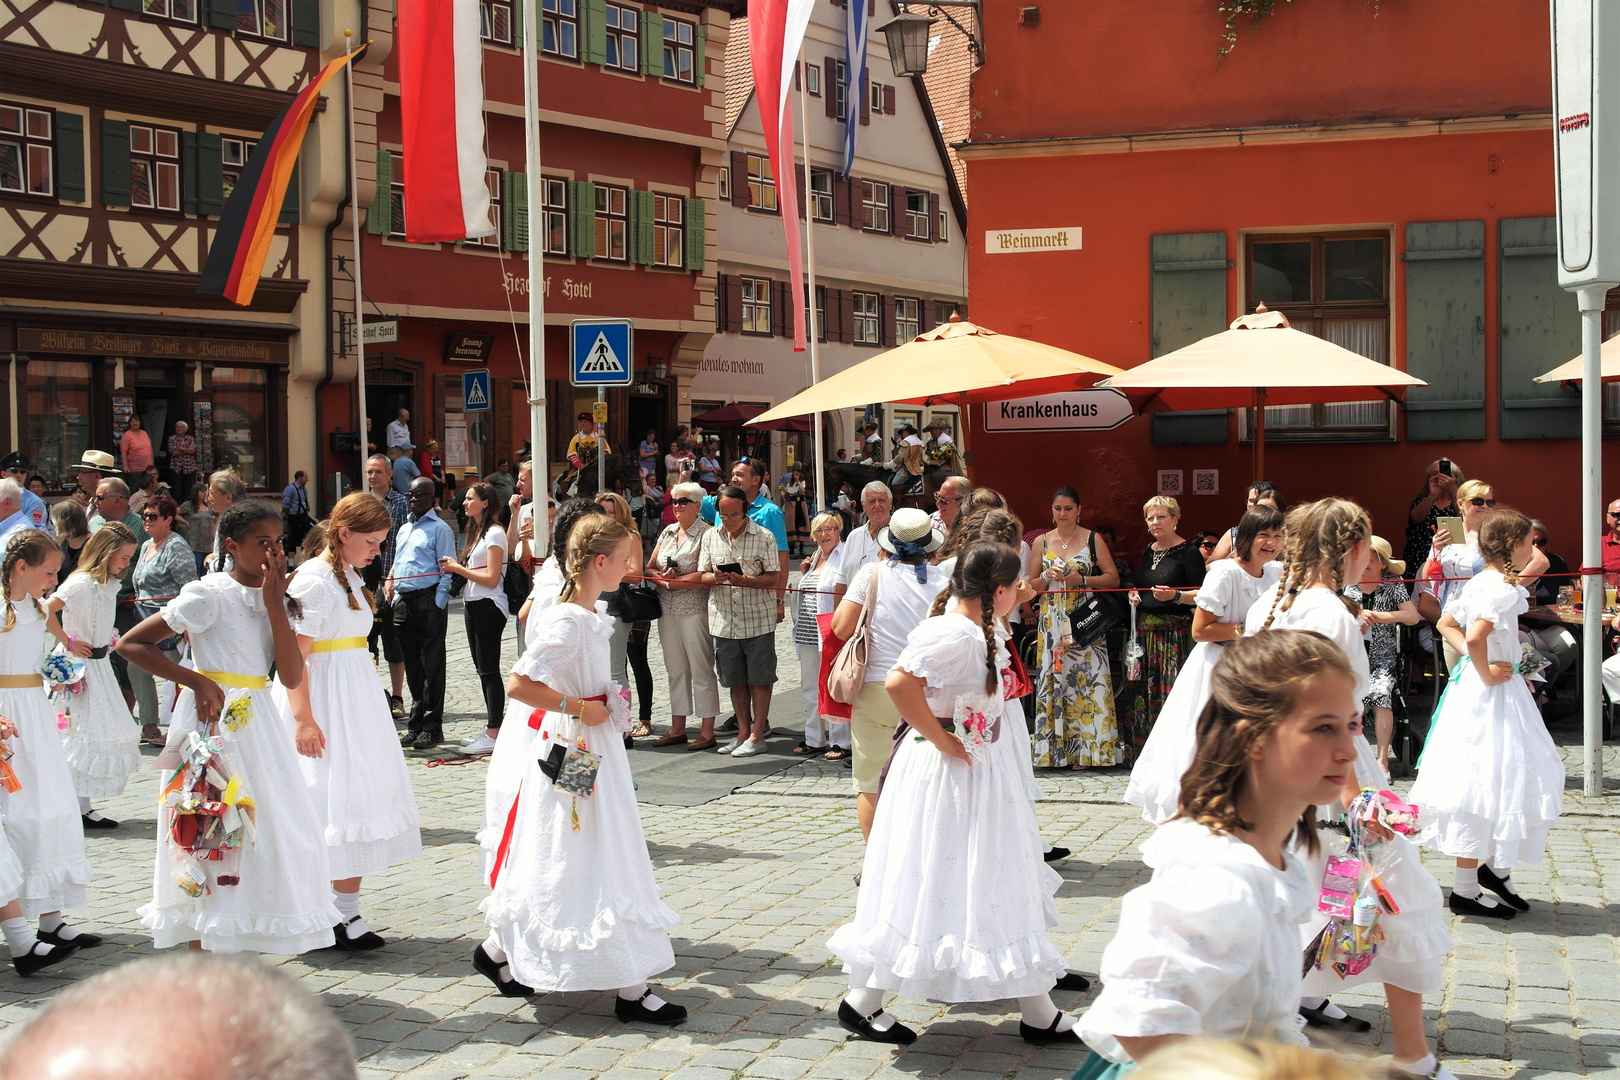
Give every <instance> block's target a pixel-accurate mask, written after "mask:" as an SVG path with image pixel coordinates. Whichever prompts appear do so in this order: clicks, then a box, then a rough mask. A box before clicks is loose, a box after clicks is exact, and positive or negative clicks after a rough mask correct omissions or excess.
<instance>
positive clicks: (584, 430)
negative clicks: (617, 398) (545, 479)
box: [557, 412, 613, 495]
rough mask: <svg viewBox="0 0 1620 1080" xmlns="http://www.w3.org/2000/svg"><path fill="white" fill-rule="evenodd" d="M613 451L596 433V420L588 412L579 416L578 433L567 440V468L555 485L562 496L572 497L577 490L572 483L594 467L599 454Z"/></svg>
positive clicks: (605, 440) (602, 437)
mask: <svg viewBox="0 0 1620 1080" xmlns="http://www.w3.org/2000/svg"><path fill="white" fill-rule="evenodd" d="M612 452H613V451H612V450H611V449H610V448H609V447H608V441H607V438H606V436H603V435H599V434H598V433H597V431H596V420H595V419H594V418H593V417H592V416H591V414H590V413H588V412H582V413H580V414H579V431H578V432H577V433H575V435H574V437H573V438H572V439H569V440H568V453H567V455H566V456H567V458H568V468H569V471H568V472H567V473H564V474H563V476H562V479H560V480H558V481H557V484H558V486H559V487H560V488H562V491H563V494H567V495H572V494H574V492H575V491H577V490H578V488H576V487H575V486H574V481H576V480H578V479H579V476H580V474H581V473H583V472H584V471H585V470H586V469H594V468H595V467H596V459H597V457H598V456H599V455H601V454H610V453H612Z"/></svg>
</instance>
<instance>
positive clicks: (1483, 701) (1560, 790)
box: [1411, 509, 1564, 919]
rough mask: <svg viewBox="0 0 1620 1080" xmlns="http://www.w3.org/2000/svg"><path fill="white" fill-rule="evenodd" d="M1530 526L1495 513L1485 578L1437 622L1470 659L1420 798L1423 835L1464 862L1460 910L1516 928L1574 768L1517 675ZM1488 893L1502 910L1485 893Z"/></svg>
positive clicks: (1484, 551)
mask: <svg viewBox="0 0 1620 1080" xmlns="http://www.w3.org/2000/svg"><path fill="white" fill-rule="evenodd" d="M1530 535H1531V523H1530V519H1529V518H1527V517H1525V516H1524V515H1523V514H1521V513H1519V512H1518V511H1516V510H1507V509H1499V510H1492V511H1491V512H1490V513H1489V514H1488V515H1487V516H1486V518H1485V521H1484V524H1482V525H1481V526H1480V529H1479V553H1480V555H1481V556H1482V557H1483V558H1484V560H1485V566H1486V569H1485V571H1484V572H1483V573H1481V574H1479V575H1477V576H1476V577H1474V578H1473V579H1472V580H1470V581H1469V582H1468V583H1467V584H1466V585H1464V586H1463V587H1462V591H1461V592H1459V593H1458V594H1457V595H1456V597H1455V598H1454V599H1453V600H1452V601H1451V603H1449V604H1447V605H1446V609H1445V614H1444V615H1442V616H1441V618H1440V622H1439V630H1440V633H1442V634H1444V635H1445V638H1446V640H1447V641H1448V642H1449V643H1450V644H1451V647H1452V648H1453V649H1456V650H1457V652H1458V653H1459V654H1461V655H1462V656H1464V657H1466V658H1467V659H1466V663H1465V664H1464V666H1463V669H1462V673H1461V674H1460V675H1459V676H1458V677H1457V678H1455V679H1453V680H1452V682H1451V683H1450V684H1449V685H1448V686H1447V687H1446V695H1445V698H1444V700H1443V701H1442V702H1441V705H1440V709H1439V711H1438V712H1437V713H1436V715H1435V719H1434V724H1433V725H1432V726H1431V727H1430V729H1429V738H1428V742H1427V744H1426V745H1425V746H1424V748H1423V760H1422V761H1421V762H1420V763H1419V769H1418V778H1417V782H1416V783H1414V784H1413V785H1412V794H1411V799H1412V801H1413V802H1414V803H1416V804H1417V805H1418V806H1420V807H1422V808H1423V810H1424V811H1425V816H1426V817H1427V816H1429V815H1430V814H1432V815H1433V816H1434V818H1435V819H1436V823H1435V827H1434V829H1433V831H1432V832H1427V833H1426V834H1425V837H1424V843H1425V845H1426V846H1430V847H1434V848H1437V849H1439V850H1440V851H1443V852H1445V853H1446V854H1447V855H1450V856H1452V857H1453V858H1455V859H1456V860H1457V876H1456V880H1455V883H1454V884H1453V885H1452V887H1451V910H1452V911H1454V912H1456V913H1457V914H1459V915H1484V916H1487V917H1491V918H1498V919H1509V918H1512V917H1513V915H1514V912H1515V911H1516V910H1517V911H1529V910H1530V903H1529V901H1527V900H1525V899H1524V898H1523V897H1521V896H1520V895H1519V894H1518V893H1517V892H1515V891H1514V890H1513V884H1512V881H1511V880H1510V878H1509V875H1510V874H1511V873H1512V870H1513V864H1514V863H1538V862H1540V861H1541V855H1542V849H1543V848H1545V847H1546V844H1547V832H1548V830H1550V829H1551V828H1552V826H1553V824H1554V823H1555V822H1556V821H1557V820H1558V815H1559V814H1560V813H1561V812H1562V811H1563V806H1564V762H1563V759H1562V758H1560V757H1559V754H1558V747H1557V746H1556V745H1554V743H1553V741H1552V736H1551V735H1549V734H1547V725H1546V723H1545V722H1544V721H1543V720H1542V719H1541V714H1540V712H1539V711H1538V710H1537V709H1536V704H1535V701H1534V700H1533V699H1532V698H1531V696H1530V691H1529V689H1528V688H1527V687H1526V686H1525V681H1524V679H1522V678H1521V677H1519V675H1518V674H1517V671H1518V662H1519V657H1520V656H1521V655H1522V650H1521V647H1520V645H1519V616H1520V615H1522V614H1523V613H1524V612H1525V611H1526V610H1527V609H1528V607H1529V600H1528V593H1527V592H1526V591H1525V589H1524V588H1523V586H1521V585H1520V584H1519V579H1518V575H1517V574H1516V573H1515V571H1514V568H1515V567H1519V566H1525V565H1528V564H1529V563H1530V560H1531V559H1532V558H1533V557H1534V554H1535V547H1534V546H1533V545H1532V544H1531V543H1530ZM1481 885H1483V886H1485V887H1486V888H1487V889H1490V890H1491V891H1492V892H1494V893H1495V894H1496V895H1497V896H1499V897H1501V898H1502V900H1503V901H1505V902H1504V903H1500V904H1499V903H1497V902H1496V901H1494V900H1492V899H1491V898H1490V897H1488V896H1482V895H1481V894H1480V886H1481Z"/></svg>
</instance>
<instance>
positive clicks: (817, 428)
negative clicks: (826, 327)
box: [799, 48, 832, 520]
mask: <svg viewBox="0 0 1620 1080" xmlns="http://www.w3.org/2000/svg"><path fill="white" fill-rule="evenodd" d="M799 66H800V67H801V68H802V67H803V66H804V52H803V49H802V48H801V50H800V52H799ZM804 83H805V78H804V73H803V72H802V71H801V72H800V73H799V132H800V138H801V139H803V140H804V204H803V205H804V256H805V266H806V271H807V272H806V274H805V281H806V285H805V288H806V289H807V290H808V292H809V295H808V296H806V297H804V302H805V306H806V308H807V309H808V310H809V320H810V326H809V328H808V329H809V332H808V333H806V334H805V337H807V338H809V340H810V385H811V386H814V385H816V384H817V383H819V382H820V381H821V350H820V348H819V346H818V345H817V339H818V338H819V337H820V336H821V335H820V333H819V328H818V327H817V326H816V211H815V207H814V205H813V204H812V203H811V202H810V193H811V187H810V113H809V109H808V107H807V106H806V105H805V101H804V98H805V94H804ZM810 430H811V432H813V433H814V435H815V454H816V497H815V499H813V500H811V506H813V507H815V513H813V514H811V515H810V517H811V519H812V520H814V518H815V514H818V513H820V512H821V510H822V508H823V507H825V506H827V505H828V504H829V503H831V502H832V500H831V499H830V498H828V492H827V477H826V471H827V454H826V451H825V448H824V447H823V446H822V432H821V413H819V412H813V413H811V414H810Z"/></svg>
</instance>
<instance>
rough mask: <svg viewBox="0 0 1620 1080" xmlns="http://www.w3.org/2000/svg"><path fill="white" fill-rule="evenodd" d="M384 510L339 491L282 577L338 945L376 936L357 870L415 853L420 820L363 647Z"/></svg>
mask: <svg viewBox="0 0 1620 1080" xmlns="http://www.w3.org/2000/svg"><path fill="white" fill-rule="evenodd" d="M392 524H393V519H392V518H390V517H389V516H388V507H387V506H386V505H384V504H383V503H382V502H380V501H378V499H377V498H376V497H375V496H373V495H372V494H371V493H370V492H364V491H356V492H353V493H351V494H349V495H346V496H344V497H343V498H342V499H341V500H339V501H338V504H337V505H336V506H335V507H333V508H332V515H331V517H330V518H329V519H328V520H327V522H326V530H325V536H324V538H323V543H324V549H323V551H322V553H321V554H320V555H319V556H318V557H316V558H312V559H309V560H306V561H305V562H304V563H303V564H302V565H301V566H299V568H298V573H296V574H294V575H293V579H292V582H291V583H290V584H289V585H288V586H287V595H288V596H290V597H293V598H294V599H295V600H297V601H298V604H299V607H300V609H301V610H300V612H299V614H298V615H297V616H296V617H294V618H293V620H292V626H293V631H294V632H295V633H296V634H297V635H298V648H299V651H300V652H301V653H302V654H303V656H304V678H303V681H302V682H300V683H298V685H296V686H294V687H292V688H290V689H287V690H286V691H285V692H286V696H287V700H288V704H289V706H290V708H291V710H292V716H293V724H294V732H293V735H294V738H295V739H296V741H297V744H298V752H299V754H301V755H302V757H301V758H300V759H299V764H300V765H302V766H303V770H304V780H305V782H306V783H307V784H308V785H309V787H310V790H311V794H312V795H313V796H314V800H315V806H316V809H317V810H318V811H320V813H321V818H322V820H323V821H324V822H325V824H326V854H327V857H328V859H330V861H331V870H332V877H333V881H332V890H333V893H334V896H333V902H334V903H335V904H336V905H337V909H338V912H339V914H341V915H342V916H343V921H342V922H341V924H339V925H338V926H337V927H336V928H335V930H334V935H335V937H336V939H337V945H338V948H340V949H346V950H349V951H352V952H357V951H364V950H368V949H377V948H381V947H382V946H383V945H384V944H385V942H384V941H383V939H382V938H381V937H380V936H378V935H377V934H375V933H373V932H372V931H371V929H370V928H369V927H367V926H366V923H365V920H364V919H362V918H361V917H360V880H361V878H363V877H366V876H367V875H370V874H380V873H383V872H384V871H385V870H387V869H388V868H389V867H390V866H393V865H395V864H397V863H402V862H405V861H407V860H410V859H414V858H416V857H417V856H418V855H420V854H422V829H421V820H420V818H419V816H418V814H417V810H416V796H415V794H414V793H413V792H412V790H411V777H410V773H409V771H408V770H407V769H406V767H405V753H404V751H403V750H401V749H400V745H399V738H398V737H397V736H396V735H395V733H394V721H393V717H392V716H390V715H389V712H388V702H387V699H385V698H383V697H381V696H380V695H378V694H377V692H376V688H375V682H376V669H375V668H374V667H373V666H372V663H371V656H370V654H369V653H368V652H367V651H366V634H367V631H369V630H370V628H371V622H372V617H373V615H372V613H373V608H374V602H373V600H372V597H371V594H370V593H369V592H367V591H366V588H365V585H364V583H363V582H362V581H361V580H360V570H361V568H363V567H365V566H366V565H367V564H369V563H370V562H371V561H372V560H373V559H375V558H377V556H378V554H379V552H380V551H381V549H382V542H383V540H384V539H385V538H386V537H387V536H388V530H389V528H390V527H391V526H392Z"/></svg>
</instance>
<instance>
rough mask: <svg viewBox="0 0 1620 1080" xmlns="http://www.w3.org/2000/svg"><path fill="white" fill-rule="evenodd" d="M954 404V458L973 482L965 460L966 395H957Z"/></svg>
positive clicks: (971, 473)
mask: <svg viewBox="0 0 1620 1080" xmlns="http://www.w3.org/2000/svg"><path fill="white" fill-rule="evenodd" d="M957 402H958V404H957V406H956V460H957V461H959V462H961V463H962V475H963V476H965V477H967V478H968V483H970V484H971V483H972V482H973V469H972V468H971V467H969V465H968V460H967V453H968V450H967V429H968V396H967V394H966V393H963V394H960V395H958V397H957Z"/></svg>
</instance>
